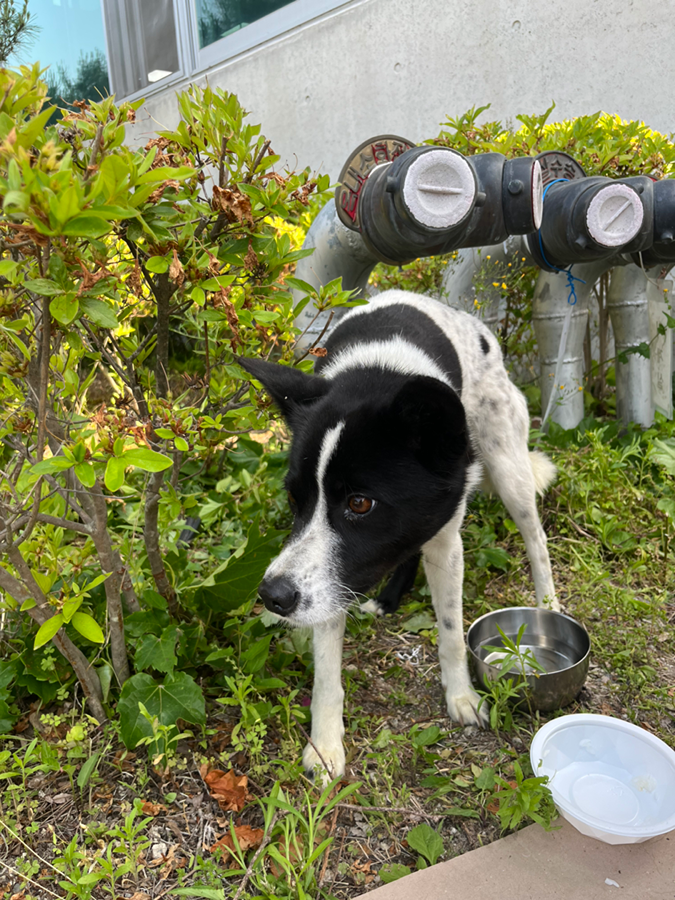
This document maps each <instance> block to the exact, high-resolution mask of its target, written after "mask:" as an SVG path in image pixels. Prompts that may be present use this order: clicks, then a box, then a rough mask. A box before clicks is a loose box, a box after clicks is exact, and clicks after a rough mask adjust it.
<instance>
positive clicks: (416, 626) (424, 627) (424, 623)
mask: <svg viewBox="0 0 675 900" xmlns="http://www.w3.org/2000/svg"><path fill="white" fill-rule="evenodd" d="M435 627H436V620H435V619H434V617H433V616H432V615H431V613H428V612H426V610H425V611H424V612H419V613H416V614H415V615H414V616H411V617H410V618H409V619H408V620H407V621H406V622H404V623H403V625H401V628H403V629H404V630H405V631H409V632H411V633H412V634H418V633H419V632H420V631H428V630H430V629H431V628H435Z"/></svg>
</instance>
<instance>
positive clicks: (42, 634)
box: [33, 613, 63, 650]
mask: <svg viewBox="0 0 675 900" xmlns="http://www.w3.org/2000/svg"><path fill="white" fill-rule="evenodd" d="M62 625H63V616H62V615H61V613H57V614H56V615H55V616H52V617H51V618H49V619H47V621H46V622H43V623H42V625H40V627H39V628H38V633H37V634H36V635H35V642H34V643H33V650H37V649H38V647H42V646H43V645H44V644H46V643H47V641H51V639H52V638H53V637H54V635H55V634H56V632H57V631H58V630H59V628H60V627H61V626H62Z"/></svg>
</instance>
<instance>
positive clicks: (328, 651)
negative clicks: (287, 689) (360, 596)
mask: <svg viewBox="0 0 675 900" xmlns="http://www.w3.org/2000/svg"><path fill="white" fill-rule="evenodd" d="M346 619H347V616H346V614H345V613H340V614H339V615H338V616H337V617H336V618H335V619H331V620H329V621H328V622H323V623H322V624H320V625H315V626H314V635H313V639H312V645H313V649H314V688H313V690H312V739H311V742H310V743H309V744H307V746H306V747H305V750H304V753H303V754H302V763H303V765H304V767H305V769H306V770H307V771H308V772H309V773H314V772H316V773H318V772H320V771H322V770H323V775H322V780H323V781H324V782H325V783H328V782H329V781H331V780H332V779H333V778H340V777H341V776H342V775H344V772H345V751H344V746H343V743H342V738H343V736H344V733H345V727H344V722H343V720H342V713H343V706H344V691H343V689H342V642H343V639H344V634H345V622H346ZM326 770H328V771H326Z"/></svg>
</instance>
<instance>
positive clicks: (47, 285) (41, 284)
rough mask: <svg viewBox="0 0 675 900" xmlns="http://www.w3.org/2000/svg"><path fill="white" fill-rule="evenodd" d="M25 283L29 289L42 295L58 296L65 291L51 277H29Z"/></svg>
mask: <svg viewBox="0 0 675 900" xmlns="http://www.w3.org/2000/svg"><path fill="white" fill-rule="evenodd" d="M23 284H24V287H26V288H28V290H29V291H32V292H33V293H34V294H40V295H41V296H42V297H56V296H58V295H59V294H62V293H63V288H62V287H59V285H58V284H57V283H56V282H55V281H51V280H50V279H49V278H27V279H26V280H25V281H24V283H23Z"/></svg>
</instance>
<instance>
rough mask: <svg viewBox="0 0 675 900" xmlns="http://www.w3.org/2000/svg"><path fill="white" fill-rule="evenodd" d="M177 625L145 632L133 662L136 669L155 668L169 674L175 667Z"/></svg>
mask: <svg viewBox="0 0 675 900" xmlns="http://www.w3.org/2000/svg"><path fill="white" fill-rule="evenodd" d="M177 639H178V626H177V625H169V627H168V628H165V629H164V631H162V633H161V634H160V635H159V636H157V635H156V634H146V635H145V637H144V638H143V639H142V640H141V643H140V644H139V646H138V649H137V650H136V656H135V658H134V662H135V664H136V668H137V669H138V671H143V670H144V669H156V670H157V671H158V672H166V673H168V674H171V673H172V672H173V670H174V669H175V667H176V663H177V661H178V660H177V658H176V652H175V650H176V640H177Z"/></svg>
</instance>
